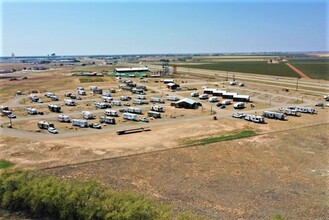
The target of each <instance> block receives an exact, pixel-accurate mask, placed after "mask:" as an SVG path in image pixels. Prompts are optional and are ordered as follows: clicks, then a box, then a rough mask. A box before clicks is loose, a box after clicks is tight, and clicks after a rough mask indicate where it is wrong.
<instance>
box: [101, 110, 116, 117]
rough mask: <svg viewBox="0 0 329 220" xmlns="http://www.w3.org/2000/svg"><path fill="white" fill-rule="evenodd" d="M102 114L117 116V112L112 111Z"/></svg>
mask: <svg viewBox="0 0 329 220" xmlns="http://www.w3.org/2000/svg"><path fill="white" fill-rule="evenodd" d="M104 114H105V115H107V116H118V112H117V111H116V110H113V109H106V110H105V112H104Z"/></svg>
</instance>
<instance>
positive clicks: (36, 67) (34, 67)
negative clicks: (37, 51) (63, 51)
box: [32, 66, 48, 70]
mask: <svg viewBox="0 0 329 220" xmlns="http://www.w3.org/2000/svg"><path fill="white" fill-rule="evenodd" d="M47 69H48V67H45V66H33V67H32V70H47Z"/></svg>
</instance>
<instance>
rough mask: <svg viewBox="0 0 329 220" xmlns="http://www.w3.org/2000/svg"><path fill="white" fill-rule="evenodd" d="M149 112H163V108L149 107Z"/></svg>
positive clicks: (157, 106)
mask: <svg viewBox="0 0 329 220" xmlns="http://www.w3.org/2000/svg"><path fill="white" fill-rule="evenodd" d="M150 110H151V111H156V112H164V109H163V107H162V106H160V105H151V107H150Z"/></svg>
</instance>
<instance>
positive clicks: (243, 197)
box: [0, 67, 329, 219]
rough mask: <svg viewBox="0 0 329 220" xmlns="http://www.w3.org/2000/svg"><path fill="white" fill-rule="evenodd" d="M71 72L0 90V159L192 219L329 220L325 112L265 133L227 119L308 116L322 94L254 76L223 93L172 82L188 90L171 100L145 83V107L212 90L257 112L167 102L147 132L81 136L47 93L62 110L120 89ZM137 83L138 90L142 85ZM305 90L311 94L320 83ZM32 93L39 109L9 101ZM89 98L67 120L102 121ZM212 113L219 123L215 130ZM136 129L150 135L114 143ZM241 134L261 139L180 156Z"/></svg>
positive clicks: (122, 124) (264, 128)
mask: <svg viewBox="0 0 329 220" xmlns="http://www.w3.org/2000/svg"><path fill="white" fill-rule="evenodd" d="M99 68H103V67H99ZM104 68H105V67H104ZM71 71H72V70H71V69H66V70H65V69H61V70H58V69H57V70H49V71H47V72H45V73H30V75H29V79H27V80H19V81H8V80H0V103H1V104H0V105H8V106H9V107H11V108H12V109H13V110H14V113H15V114H16V115H17V119H14V120H13V121H14V123H13V127H14V128H13V129H8V128H6V126H7V124H8V122H9V120H8V119H7V118H5V117H3V118H1V124H2V127H1V128H0V132H3V133H1V138H0V159H7V160H9V161H11V162H13V163H15V164H16V166H17V167H23V168H36V169H45V168H50V167H53V169H48V170H47V172H51V173H54V174H56V175H58V176H60V177H63V178H72V177H82V178H98V179H99V180H100V181H102V182H105V183H108V184H110V185H112V186H113V187H115V188H117V189H132V190H134V191H137V192H142V193H144V194H146V195H150V196H153V197H156V198H158V199H159V200H160V201H164V202H169V203H171V204H173V206H174V208H175V209H176V210H181V209H191V210H193V211H195V212H197V213H200V214H202V215H207V216H211V217H214V218H223V219H238V218H241V219H268V218H270V217H271V216H272V215H274V214H277V213H279V214H282V215H283V216H285V217H287V218H288V219H325V218H326V217H327V216H328V211H327V210H328V205H329V204H328V202H327V201H325V198H326V197H327V196H328V195H329V192H328V185H329V182H328V176H329V174H328V172H329V164H328V156H329V155H328V154H329V153H328V144H327V143H328V138H327V136H326V134H327V133H328V123H329V108H328V107H325V108H317V111H318V114H314V115H311V114H302V116H301V117H292V116H288V117H287V120H286V121H279V120H270V119H266V122H267V123H266V124H262V125H260V124H255V123H251V122H248V121H245V120H243V119H233V118H232V117H231V115H232V113H234V112H237V111H242V112H245V113H249V114H254V113H255V112H256V113H257V114H261V112H262V111H263V110H266V109H271V110H276V109H277V108H278V107H281V106H287V105H293V104H301V103H302V104H303V105H306V106H314V103H315V102H318V101H323V100H322V96H320V95H318V94H317V93H316V92H320V91H315V94H314V93H312V92H310V91H299V90H298V91H297V90H296V91H295V90H290V91H289V92H286V91H283V90H282V88H281V87H280V86H268V85H266V84H262V85H260V84H259V82H260V81H262V80H263V81H266V80H267V78H265V79H262V78H261V76H257V77H258V81H257V82H255V83H252V82H247V83H246V85H245V86H244V87H237V86H235V87H234V86H228V82H225V83H226V84H223V83H222V82H221V81H218V82H216V80H212V79H205V78H196V77H191V78H185V77H181V78H176V79H177V82H181V85H182V87H185V89H186V90H185V91H184V90H183V91H177V92H172V91H170V90H168V89H167V88H166V87H165V85H164V84H163V83H161V82H158V83H156V82H155V81H156V80H155V79H149V82H148V83H145V85H146V86H147V87H148V88H149V90H148V91H147V100H149V98H150V97H152V96H155V97H161V98H163V99H164V98H165V97H166V95H167V94H170V95H176V96H178V97H180V98H183V97H190V92H191V91H190V90H187V89H188V88H189V89H191V88H197V89H198V90H199V92H200V94H201V93H202V86H208V87H210V88H214V86H216V85H215V84H217V86H218V89H222V90H227V91H230V92H238V93H239V94H245V95H250V96H251V99H252V103H253V104H254V105H255V107H254V108H251V106H250V105H249V104H248V105H247V107H246V108H245V109H244V110H234V109H233V107H232V105H229V106H227V107H226V108H225V109H218V108H217V107H216V103H209V102H208V101H201V103H202V104H203V108H199V109H197V110H186V109H176V108H174V107H171V106H170V102H169V101H166V103H165V104H164V105H163V106H164V108H165V110H166V112H165V113H163V114H162V115H163V117H162V119H156V120H151V121H150V123H148V124H146V123H142V122H131V121H124V120H123V119H122V117H121V116H120V117H118V118H117V124H116V125H107V126H104V125H103V129H101V130H96V129H91V128H85V129H82V128H76V127H74V128H73V126H72V125H71V124H65V123H59V122H57V121H56V117H57V113H50V112H49V110H48V109H47V104H48V103H49V100H48V99H47V98H46V97H44V95H43V92H45V91H47V90H48V91H51V92H54V93H56V95H59V98H60V101H58V102H51V103H53V104H58V105H63V99H64V93H66V92H74V93H76V87H78V86H83V87H85V89H86V90H88V86H89V85H97V86H99V87H100V88H103V89H109V88H118V85H119V84H120V83H119V82H117V81H116V80H115V79H113V78H110V77H104V78H105V79H106V80H105V81H104V82H97V83H80V82H79V77H71V76H69V75H70V72H71ZM133 80H134V81H135V82H137V83H138V84H143V83H140V82H139V79H133ZM272 80H274V79H272ZM280 80H281V79H280ZM182 81H188V82H187V83H186V82H184V83H182ZM284 81H287V82H286V83H287V85H294V83H295V81H294V80H290V81H289V79H282V82H284ZM303 83H305V85H308V84H309V86H312V87H314V88H316V83H317V82H315V81H305V82H303ZM32 89H36V90H38V91H40V92H41V93H39V94H38V95H39V97H41V98H42V99H43V100H44V101H45V103H43V104H35V103H30V101H29V99H28V97H27V95H25V96H15V93H16V91H17V90H21V91H23V92H24V93H27V92H29V91H31V90H32ZM89 92H90V90H88V92H87V96H83V97H82V100H81V101H77V103H78V106H76V107H67V106H62V110H63V113H64V114H68V115H70V117H71V118H75V117H77V118H82V117H81V111H82V110H90V111H92V112H94V113H95V115H96V116H97V118H98V116H100V115H103V111H104V110H96V109H95V107H94V105H93V103H94V102H95V101H96V100H98V101H100V100H101V99H100V98H99V96H93V95H91V94H90V93H89ZM27 94H28V93H27ZM121 95H130V96H132V97H135V95H132V94H131V93H129V92H126V91H118V92H117V93H115V94H113V96H114V99H115V100H118V99H119V97H120V96H121ZM24 99H26V100H24ZM220 101H222V98H220ZM87 104H88V105H87ZM130 104H132V101H130ZM150 104H151V103H150ZM150 104H148V105H145V106H136V107H141V108H143V112H144V116H145V113H146V112H147V111H148V109H149V106H150ZM31 106H35V107H36V108H37V109H39V110H42V111H44V113H45V115H42V116H41V115H35V116H30V115H27V114H26V110H25V108H26V107H31ZM123 107H124V106H122V108H123ZM112 108H113V109H116V110H119V109H120V108H121V107H112ZM211 110H213V112H215V116H216V117H217V118H218V120H213V116H214V115H211V114H210V113H211ZM39 120H46V121H50V122H53V123H55V125H56V127H57V129H58V130H59V134H58V135H52V134H49V133H48V132H47V131H45V130H43V131H41V132H35V130H36V129H37V126H36V124H37V122H38V121H39ZM96 121H98V120H93V121H91V122H96ZM141 126H144V127H150V128H151V131H149V132H142V133H136V134H129V135H122V136H119V135H117V134H116V131H117V130H120V129H127V128H136V127H141ZM246 129H248V130H254V131H256V132H257V133H258V134H260V135H259V136H256V137H253V138H247V139H240V140H234V141H226V142H221V143H217V144H210V145H205V146H199V147H190V148H181V147H182V143H183V141H186V140H191V139H196V138H203V137H209V136H213V135H216V136H217V135H225V134H230V133H232V132H237V131H241V130H246ZM315 131H316V132H315ZM175 148H176V149H175ZM92 161H94V162H92ZM74 164H75V165H74ZM65 165H71V166H65ZM58 166H60V167H58ZM56 167H57V168H56ZM328 217H329V216H328Z"/></svg>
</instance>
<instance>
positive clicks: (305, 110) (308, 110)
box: [288, 106, 316, 114]
mask: <svg viewBox="0 0 329 220" xmlns="http://www.w3.org/2000/svg"><path fill="white" fill-rule="evenodd" d="M288 109H291V110H296V111H299V112H301V113H310V114H314V113H316V111H315V109H314V108H312V107H300V106H289V107H288Z"/></svg>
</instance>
